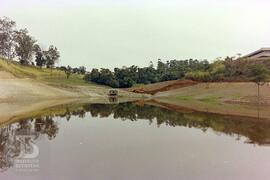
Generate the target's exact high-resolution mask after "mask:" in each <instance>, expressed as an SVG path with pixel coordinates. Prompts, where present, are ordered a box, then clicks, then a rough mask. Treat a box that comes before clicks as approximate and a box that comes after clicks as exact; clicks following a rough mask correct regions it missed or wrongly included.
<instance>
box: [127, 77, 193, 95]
mask: <svg viewBox="0 0 270 180" xmlns="http://www.w3.org/2000/svg"><path fill="white" fill-rule="evenodd" d="M195 84H197V82H195V81H191V80H173V81H164V82H159V83H154V84H149V85H143V86H140V87H134V88H129V89H128V91H130V92H135V93H145V94H151V95H154V94H156V93H159V92H166V91H170V90H174V89H179V88H183V87H188V86H193V85H195Z"/></svg>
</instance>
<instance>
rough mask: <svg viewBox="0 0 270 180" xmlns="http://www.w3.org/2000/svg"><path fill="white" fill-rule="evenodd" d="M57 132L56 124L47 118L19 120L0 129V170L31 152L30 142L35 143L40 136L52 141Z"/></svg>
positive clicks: (5, 168) (51, 118)
mask: <svg viewBox="0 0 270 180" xmlns="http://www.w3.org/2000/svg"><path fill="white" fill-rule="evenodd" d="M57 132H58V126H57V123H56V122H55V121H54V120H53V117H48V116H47V117H42V118H36V119H28V120H21V121H19V122H17V123H13V124H10V125H8V126H5V127H2V128H0V169H1V170H2V171H5V170H7V169H9V168H10V167H12V166H13V165H14V161H15V159H16V158H19V157H21V156H22V155H24V154H27V153H29V152H31V151H32V150H33V147H32V145H31V143H30V142H35V141H36V140H37V139H38V138H39V137H40V136H41V135H46V136H47V137H48V139H50V140H52V139H53V138H55V137H56V134H57ZM22 137H26V138H22Z"/></svg>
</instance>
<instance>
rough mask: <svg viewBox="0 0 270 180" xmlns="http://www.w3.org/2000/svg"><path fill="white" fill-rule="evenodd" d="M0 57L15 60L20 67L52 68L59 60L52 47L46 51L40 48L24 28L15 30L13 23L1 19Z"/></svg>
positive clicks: (56, 51)
mask: <svg viewBox="0 0 270 180" xmlns="http://www.w3.org/2000/svg"><path fill="white" fill-rule="evenodd" d="M0 56H1V57H2V58H5V59H6V60H7V61H10V60H13V59H15V58H16V59H18V60H19V62H20V63H21V64H22V65H30V64H31V65H36V66H38V67H43V66H46V67H47V68H52V67H54V65H55V63H56V62H57V61H58V60H59V58H60V52H59V51H58V49H57V48H56V47H55V46H53V45H50V46H49V48H48V49H43V48H41V46H40V45H39V44H38V43H37V41H36V40H35V39H34V37H32V36H31V35H30V34H29V32H28V30H27V29H26V28H23V29H17V27H16V22H15V21H13V20H11V19H9V18H7V17H3V18H0ZM33 56H34V57H35V63H34V62H33V61H32V60H33Z"/></svg>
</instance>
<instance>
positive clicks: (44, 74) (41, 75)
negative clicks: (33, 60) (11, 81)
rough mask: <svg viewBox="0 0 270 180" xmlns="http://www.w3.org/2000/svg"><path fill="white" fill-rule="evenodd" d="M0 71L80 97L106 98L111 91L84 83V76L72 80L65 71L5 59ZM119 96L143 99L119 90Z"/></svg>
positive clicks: (137, 95) (75, 75)
mask: <svg viewBox="0 0 270 180" xmlns="http://www.w3.org/2000/svg"><path fill="white" fill-rule="evenodd" d="M0 71H6V72H9V73H11V74H12V75H14V76H15V77H16V78H18V79H31V83H34V84H35V85H37V83H40V84H46V85H49V86H50V87H55V88H58V89H62V90H67V91H71V92H75V93H78V94H79V95H80V94H81V95H86V96H103V97H105V96H106V95H107V93H108V89H109V87H107V86H102V85H97V84H95V83H89V82H86V81H84V80H83V75H79V74H72V75H71V76H70V78H69V79H67V78H66V75H65V72H64V71H60V70H57V69H46V68H44V69H40V68H38V67H35V66H30V65H29V66H22V65H20V64H19V63H18V62H15V61H12V62H9V63H7V61H5V60H3V59H0ZM38 86H39V84H38ZM28 87H29V85H28ZM29 88H30V87H29ZM41 88H43V87H41ZM119 96H120V97H130V98H138V97H142V95H139V94H135V93H129V92H126V91H122V90H119Z"/></svg>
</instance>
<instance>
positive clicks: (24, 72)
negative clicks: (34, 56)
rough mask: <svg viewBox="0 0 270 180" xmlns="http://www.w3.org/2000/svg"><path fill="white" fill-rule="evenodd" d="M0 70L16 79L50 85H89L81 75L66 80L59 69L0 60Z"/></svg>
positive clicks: (63, 72) (74, 75)
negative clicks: (29, 79)
mask: <svg viewBox="0 0 270 180" xmlns="http://www.w3.org/2000/svg"><path fill="white" fill-rule="evenodd" d="M0 70H3V71H6V72H9V73H11V74H13V75H14V76H15V77H17V78H31V79H36V80H38V81H42V82H46V83H49V84H52V85H59V86H61V85H89V84H91V83H87V82H85V81H84V80H83V75H82V74H72V76H70V78H68V79H67V78H66V73H65V71H63V70H60V69H47V68H44V69H40V68H38V67H36V66H32V65H24V66H22V65H20V63H18V62H15V61H10V62H9V63H8V62H7V61H6V60H2V59H0Z"/></svg>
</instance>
